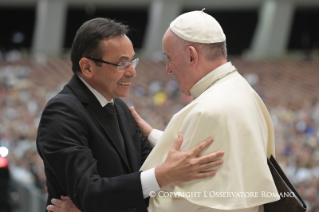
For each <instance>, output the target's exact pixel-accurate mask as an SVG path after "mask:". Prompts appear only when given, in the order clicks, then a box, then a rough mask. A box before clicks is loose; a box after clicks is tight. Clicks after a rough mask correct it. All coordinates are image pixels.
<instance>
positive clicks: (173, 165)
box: [155, 135, 224, 188]
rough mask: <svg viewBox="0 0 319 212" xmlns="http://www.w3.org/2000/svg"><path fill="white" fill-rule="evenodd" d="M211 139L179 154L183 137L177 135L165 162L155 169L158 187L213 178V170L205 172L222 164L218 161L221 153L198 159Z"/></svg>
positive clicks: (222, 153) (221, 161) (220, 160)
mask: <svg viewBox="0 0 319 212" xmlns="http://www.w3.org/2000/svg"><path fill="white" fill-rule="evenodd" d="M213 140H214V139H213V138H208V139H206V140H205V141H204V142H202V143H201V144H199V145H198V146H196V147H194V148H193V149H191V150H189V151H187V152H181V151H180V147H181V145H182V143H183V136H182V135H179V136H178V138H177V140H176V142H175V144H174V146H173V147H172V148H171V150H170V151H169V153H168V156H167V158H166V160H165V162H164V163H163V164H162V165H160V166H158V167H156V168H155V176H156V180H157V182H158V185H159V186H160V187H161V188H162V187H164V186H166V185H168V184H171V183H180V182H186V181H190V180H195V179H200V178H205V177H210V176H214V175H215V174H216V171H215V170H210V171H207V170H209V169H211V168H214V167H217V166H219V165H221V164H222V163H223V160H222V159H220V157H222V156H223V155H224V152H223V151H217V152H213V153H211V154H208V155H205V156H202V157H198V155H199V154H200V153H201V152H202V151H203V150H204V149H206V147H208V146H209V145H210V144H211V143H212V142H213Z"/></svg>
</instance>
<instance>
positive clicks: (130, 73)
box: [124, 64, 136, 78]
mask: <svg viewBox="0 0 319 212" xmlns="http://www.w3.org/2000/svg"><path fill="white" fill-rule="evenodd" d="M124 75H125V76H126V77H129V78H132V77H135V76H136V69H135V68H134V67H133V66H132V64H131V65H130V67H129V68H128V69H127V70H125V72H124Z"/></svg>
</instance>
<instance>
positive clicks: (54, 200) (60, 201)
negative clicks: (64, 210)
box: [51, 199, 63, 208]
mask: <svg viewBox="0 0 319 212" xmlns="http://www.w3.org/2000/svg"><path fill="white" fill-rule="evenodd" d="M51 202H52V204H53V205H55V206H57V207H59V208H61V207H62V204H63V201H62V200H59V199H51Z"/></svg>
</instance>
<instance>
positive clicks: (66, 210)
mask: <svg viewBox="0 0 319 212" xmlns="http://www.w3.org/2000/svg"><path fill="white" fill-rule="evenodd" d="M51 203H52V204H53V205H48V206H47V210H48V211H49V212H81V211H80V210H79V209H78V208H77V207H76V206H75V205H74V203H73V202H72V200H71V199H70V197H68V196H61V199H52V200H51Z"/></svg>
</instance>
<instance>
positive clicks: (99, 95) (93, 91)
mask: <svg viewBox="0 0 319 212" xmlns="http://www.w3.org/2000/svg"><path fill="white" fill-rule="evenodd" d="M78 77H79V78H80V80H82V82H83V83H84V85H86V87H88V89H89V90H90V91H91V92H92V93H93V95H94V96H95V97H96V98H97V100H98V101H99V102H100V104H101V106H102V107H104V106H105V105H107V104H108V103H112V104H114V101H113V99H111V100H110V101H108V100H107V99H105V98H104V96H102V94H100V93H99V92H98V91H97V90H95V89H94V88H92V87H91V86H90V85H89V84H88V83H87V82H85V80H84V79H82V78H81V77H80V76H79V75H78Z"/></svg>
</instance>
